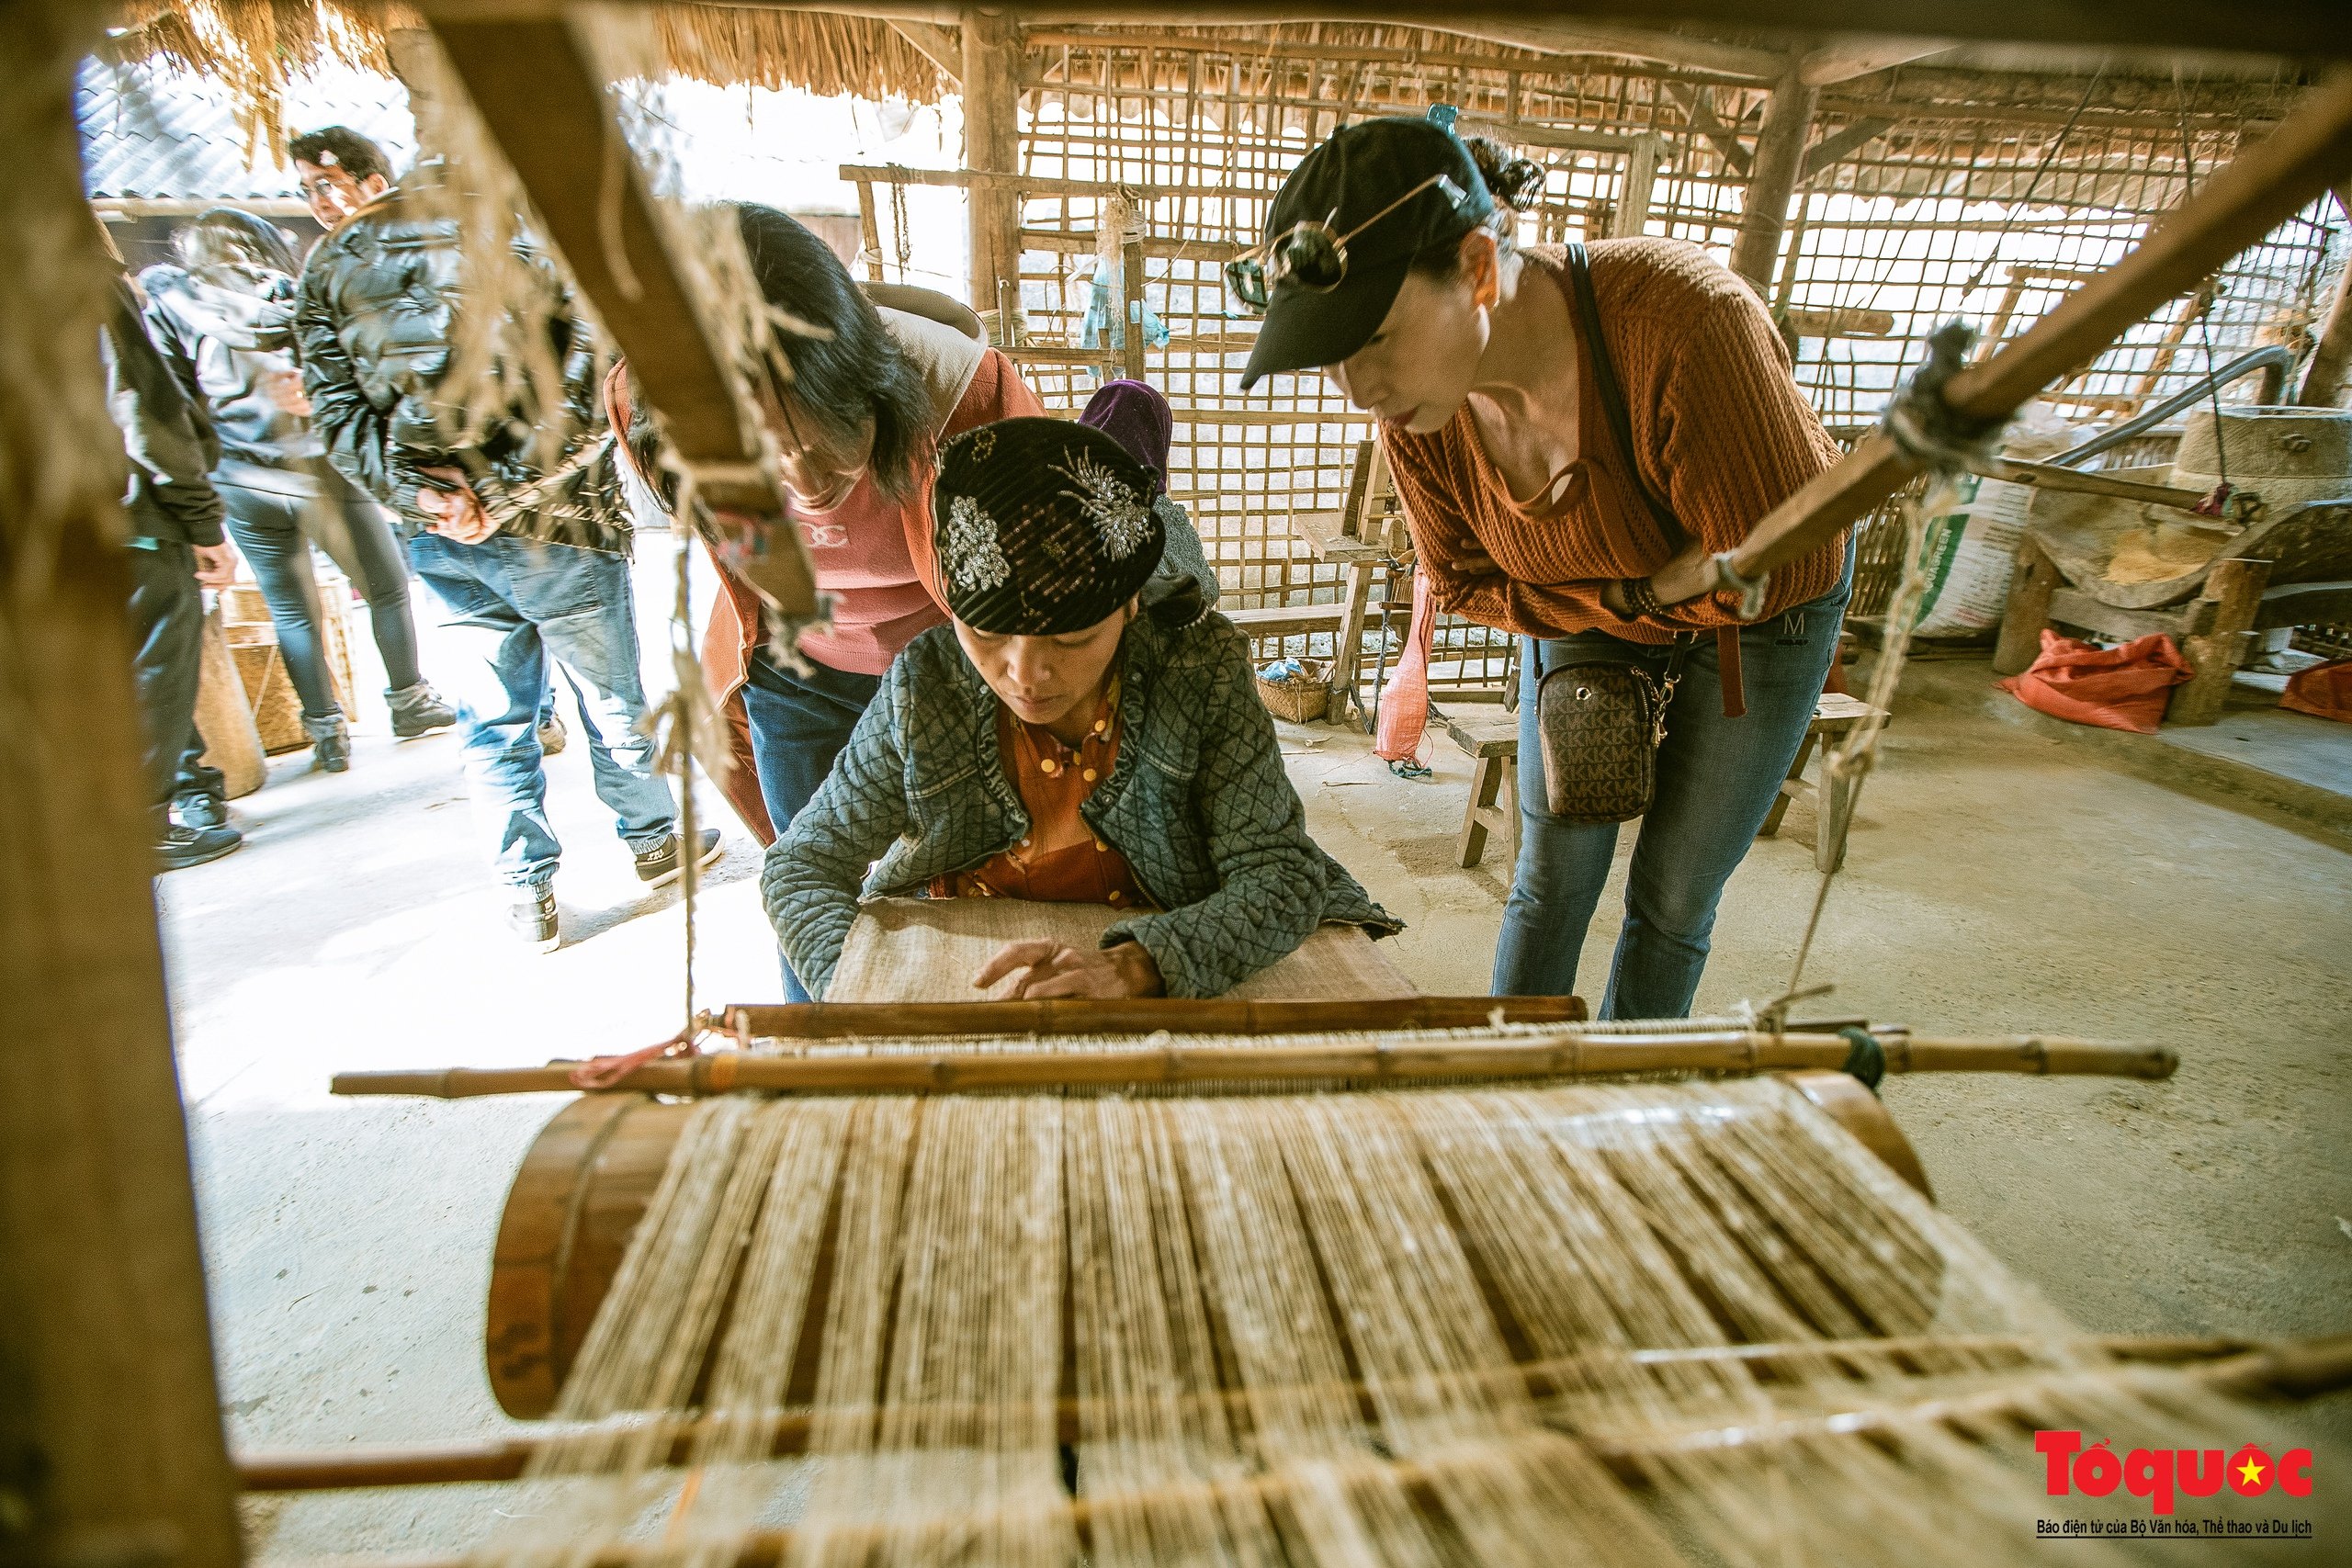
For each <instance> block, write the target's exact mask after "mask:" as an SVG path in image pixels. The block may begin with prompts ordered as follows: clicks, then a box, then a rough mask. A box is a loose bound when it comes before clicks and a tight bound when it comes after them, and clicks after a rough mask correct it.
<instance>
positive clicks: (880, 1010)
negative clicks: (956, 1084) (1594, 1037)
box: [720, 996, 1585, 1040]
mask: <svg viewBox="0 0 2352 1568" xmlns="http://www.w3.org/2000/svg"><path fill="white" fill-rule="evenodd" d="M720 1016H721V1017H722V1018H723V1019H724V1021H725V1023H726V1027H727V1030H728V1032H729V1033H731V1034H736V1035H739V1036H741V1037H744V1038H747V1039H786V1040H855V1039H861V1038H868V1039H871V1038H891V1039H902V1038H904V1037H906V1036H909V1035H923V1034H989V1035H999V1036H1001V1035H1021V1034H1150V1033H1154V1032H1158V1031H1160V1030H1167V1031H1170V1032H1174V1033H1182V1034H1295V1033H1307V1032H1316V1031H1323V1030H1343V1029H1389V1030H1396V1029H1475V1028H1479V1027H1482V1026H1484V1025H1487V1024H1488V1023H1491V1022H1493V1021H1495V1020H1496V1019H1497V1018H1498V1016H1499V1017H1500V1018H1501V1019H1502V1021H1505V1022H1510V1023H1581V1022H1583V1021H1584V1016H1585V1008H1584V1003H1583V1002H1582V1001H1580V1000H1579V999H1577V998H1575V997H1428V996H1415V997H1397V998H1381V999H1378V1000H1374V1001H1231V1000H1227V999H1224V998H1216V999H1211V1000H1206V1001H1194V1000H1189V999H1182V998H1170V997H1134V998H1120V999H1116V1000H1111V999H1098V998H1075V997H1072V998H1060V999H1056V1000H1046V1001H1016V1002H786V1003H776V1004H767V1003H762V1004H756V1005H752V1006H745V1007H730V1008H727V1009H724V1010H722V1011H721V1014H720Z"/></svg>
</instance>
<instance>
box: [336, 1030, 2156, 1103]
mask: <svg viewBox="0 0 2352 1568" xmlns="http://www.w3.org/2000/svg"><path fill="white" fill-rule="evenodd" d="M1879 1043H1880V1046H1881V1047H1882V1049H1883V1051H1884V1053H1885V1055H1886V1070H1887V1071H1888V1072H1891V1073H2037V1074H2081V1075H2089V1076H2093V1077H2139V1078H2162V1077H2171V1076H2172V1072H2173V1069H2174V1068H2175V1067H2176V1066H2178V1065H2179V1057H2178V1055H2177V1054H2176V1053H2175V1052H2174V1051H2173V1050H2172V1048H2171V1047H2170V1046H2165V1045H2138V1044H2126V1043H2110V1042H2106V1041H2097V1040H2070V1039H2064V1038H2060V1037H2057V1036H2052V1035H2015V1036H2011V1037H2008V1038H2005V1039H1994V1040H1927V1039H1920V1038H1918V1037H1917V1036H1905V1035H1887V1036H1883V1037H1881V1038H1880V1041H1879ZM1852 1050H1853V1047H1852V1046H1851V1045H1850V1044H1849V1043H1848V1042H1847V1041H1846V1039H1845V1038H1844V1037H1843V1036H1841V1035H1836V1034H1768V1033H1764V1032H1760V1031H1757V1030H1744V1029H1725V1030H1715V1031H1705V1032H1688V1033H1659V1034H1584V1033H1577V1032H1563V1033H1558V1034H1544V1035H1536V1036H1531V1037H1529V1038H1526V1039H1518V1040H1479V1041H1442V1042H1430V1043H1410V1044H1386V1043H1368V1044H1361V1045H1346V1044H1328V1045H1178V1044H1169V1045H1143V1046H1136V1047H1134V1048H1130V1049H1125V1050H1109V1051H1058V1050H1038V1051H968V1052H952V1053H942V1054H939V1055H924V1054H922V1053H920V1052H912V1051H909V1052H898V1053H891V1054H888V1055H870V1056H851V1055H841V1056H790V1055H765V1054H754V1053H752V1052H747V1051H720V1052H716V1053H714V1054H712V1055H705V1056H691V1057H686V1058H683V1059H680V1058H671V1059H668V1060H659V1061H652V1062H648V1063H646V1064H645V1065H644V1066H640V1067H638V1068H637V1069H635V1070H634V1071H632V1072H630V1073H628V1075H627V1076H626V1077H621V1078H619V1079H617V1080H616V1081H615V1082H613V1083H609V1084H605V1085H603V1086H601V1087H602V1088H603V1089H606V1090H612V1091H618V1092H623V1093H631V1094H674V1095H704V1094H725V1093H727V1092H729V1090H733V1089H772V1090H778V1091H783V1092H789V1093H801V1094H915V1093H926V1092H930V1093H940V1092H963V1091H968V1090H975V1089H1075V1088H1102V1087H1105V1086H1110V1085H1121V1084H1186V1083H1192V1084H1197V1083H1234V1082H1260V1083H1282V1082H1298V1081H1302V1080H1308V1079H1329V1078H1346V1079H1353V1080H1358V1081H1364V1082H1373V1083H1408V1082H1412V1081H1415V1080H1419V1079H1429V1078H1457V1079H1458V1078H1524V1077H1541V1078H1550V1077H1585V1076H1588V1075H1596V1074H1610V1073H1659V1072H1749V1073H1763V1072H1783V1071H1790V1070H1793V1069H1796V1068H1800V1067H1828V1068H1837V1067H1842V1066H1845V1064H1846V1061H1847V1058H1848V1057H1849V1055H1850V1054H1851V1053H1852ZM571 1072H572V1068H571V1067H570V1066H564V1065H561V1064H557V1065H553V1066H545V1067H442V1068H427V1069H424V1070H421V1071H405V1072H383V1073H338V1074H336V1075H335V1077H334V1086H333V1088H334V1092H335V1093H336V1094H353V1095H358V1094H413V1095H423V1096H425V1097H428V1098H432V1099H438V1100H464V1099H469V1098H471V1097H473V1096H477V1095H488V1094H545V1093H548V1092H551V1091H561V1090H563V1089H575V1088H577V1087H579V1086H578V1085H576V1084H574V1083H573V1082H572V1079H571Z"/></svg>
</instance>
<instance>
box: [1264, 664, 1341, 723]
mask: <svg viewBox="0 0 2352 1568" xmlns="http://www.w3.org/2000/svg"><path fill="white" fill-rule="evenodd" d="M1298 662H1299V666H1300V668H1301V669H1302V670H1303V671H1305V673H1304V674H1302V675H1300V676H1299V677H1298V678H1297V679H1296V680H1292V681H1285V682H1273V681H1269V680H1267V679H1266V678H1265V677H1264V676H1263V675H1261V676H1259V677H1258V695H1259V696H1260V697H1261V698H1262V699H1264V701H1265V704H1266V711H1267V712H1268V713H1271V714H1272V715H1273V716H1275V717H1276V718H1286V719H1288V720H1290V721H1291V722H1292V723H1293V724H1311V723H1313V722H1314V721H1315V720H1317V719H1318V718H1321V717H1322V716H1323V714H1324V710H1325V709H1327V708H1329V706H1330V705H1331V667H1330V665H1329V664H1327V663H1325V662H1324V661H1322V660H1317V659H1302V660H1299V661H1298Z"/></svg>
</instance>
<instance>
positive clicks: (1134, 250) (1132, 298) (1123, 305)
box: [1119, 202, 1148, 381]
mask: <svg viewBox="0 0 2352 1568" xmlns="http://www.w3.org/2000/svg"><path fill="white" fill-rule="evenodd" d="M1119 205H1120V206H1121V207H1126V205H1127V204H1126V203H1125V202H1121V203H1119ZM1130 216H1131V217H1132V209H1130ZM1119 296H1120V299H1119V315H1120V317H1121V318H1122V321H1123V322H1124V333H1123V335H1122V336H1121V337H1120V339H1119V342H1120V345H1121V347H1122V349H1123V350H1124V352H1125V355H1126V359H1125V365H1124V369H1125V373H1126V378H1127V379H1128V380H1130V381H1140V380H1142V379H1143V378H1144V377H1143V351H1144V349H1145V347H1146V345H1147V343H1148V340H1147V339H1146V338H1145V336H1144V330H1143V309H1144V307H1143V231H1142V230H1141V228H1139V227H1138V228H1135V229H1130V230H1128V231H1126V232H1125V235H1124V237H1123V240H1122V243H1121V244H1120V246H1119Z"/></svg>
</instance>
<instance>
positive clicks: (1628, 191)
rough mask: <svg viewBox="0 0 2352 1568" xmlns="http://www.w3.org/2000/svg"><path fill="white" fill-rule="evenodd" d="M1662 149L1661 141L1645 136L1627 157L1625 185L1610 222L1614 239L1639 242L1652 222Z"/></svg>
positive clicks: (1610, 231) (1611, 235)
mask: <svg viewBox="0 0 2352 1568" xmlns="http://www.w3.org/2000/svg"><path fill="white" fill-rule="evenodd" d="M1658 146H1659V141H1658V138H1657V137H1655V136H1645V137H1643V138H1641V140H1640V141H1639V142H1638V143H1637V144H1636V145H1635V146H1634V150H1633V151H1632V152H1628V153H1626V154H1625V184H1624V186H1623V189H1622V190H1620V191H1619V193H1618V197H1617V210H1616V212H1615V213H1614V214H1612V215H1611V220H1610V224H1609V237H1610V238H1611V239H1612V240H1624V239H1638V238H1640V237H1641V234H1642V228H1643V225H1644V224H1645V223H1647V222H1648V221H1649V220H1650V200H1651V197H1652V195H1653V193H1654V192H1655V191H1656V189H1657V154H1658Z"/></svg>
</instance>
